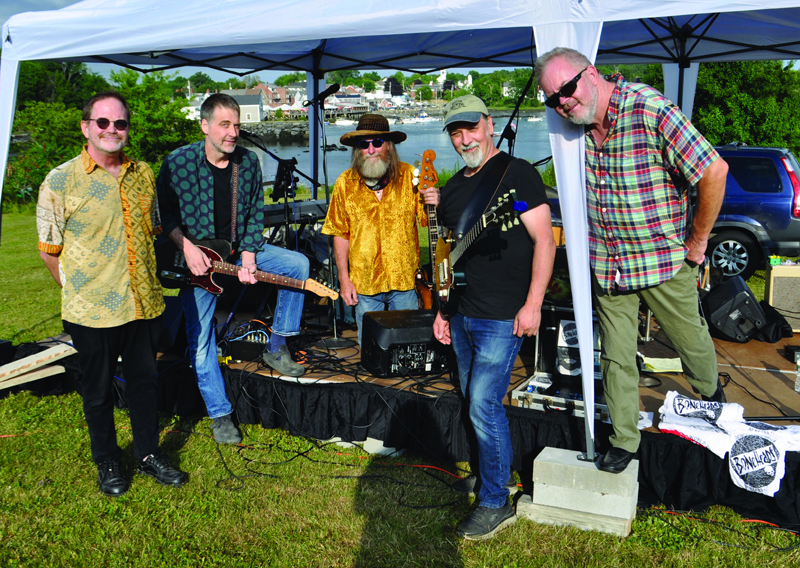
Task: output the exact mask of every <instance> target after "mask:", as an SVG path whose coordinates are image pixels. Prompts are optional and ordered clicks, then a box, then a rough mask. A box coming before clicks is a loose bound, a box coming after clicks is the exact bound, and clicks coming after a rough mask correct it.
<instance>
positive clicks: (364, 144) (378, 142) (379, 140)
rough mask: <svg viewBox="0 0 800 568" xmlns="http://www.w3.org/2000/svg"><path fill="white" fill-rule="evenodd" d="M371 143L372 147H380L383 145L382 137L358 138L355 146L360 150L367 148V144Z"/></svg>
mask: <svg viewBox="0 0 800 568" xmlns="http://www.w3.org/2000/svg"><path fill="white" fill-rule="evenodd" d="M370 144H372V147H373V148H380V147H381V146H383V139H382V138H373V139H372V140H359V141H358V142H356V146H358V147H359V148H361V149H362V150H366V149H367V148H369V145H370Z"/></svg>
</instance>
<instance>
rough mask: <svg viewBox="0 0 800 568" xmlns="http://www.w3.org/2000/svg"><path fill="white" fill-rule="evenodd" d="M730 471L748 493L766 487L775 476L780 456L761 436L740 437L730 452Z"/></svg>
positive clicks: (773, 446)
mask: <svg viewBox="0 0 800 568" xmlns="http://www.w3.org/2000/svg"><path fill="white" fill-rule="evenodd" d="M729 459H730V465H731V467H730V469H731V474H732V475H737V476H738V477H739V478H740V479H741V480H742V482H743V483H744V486H745V488H746V489H749V490H750V491H753V490H756V489H759V488H761V487H766V486H767V485H769V484H770V483H772V482H773V481H775V476H776V475H777V470H778V464H779V462H780V460H781V454H780V451H779V450H778V448H777V447H776V446H775V444H774V443H772V442H771V441H770V440H768V439H766V438H762V437H761V436H742V437H741V438H738V439H737V440H736V442H734V444H733V446H732V447H731V451H730V458H729Z"/></svg>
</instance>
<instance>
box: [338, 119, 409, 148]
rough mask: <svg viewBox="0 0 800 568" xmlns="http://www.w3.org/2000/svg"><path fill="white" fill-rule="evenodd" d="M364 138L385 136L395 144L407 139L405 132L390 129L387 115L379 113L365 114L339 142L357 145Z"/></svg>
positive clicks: (385, 138)
mask: <svg viewBox="0 0 800 568" xmlns="http://www.w3.org/2000/svg"><path fill="white" fill-rule="evenodd" d="M362 138H383V139H384V140H389V141H390V142H394V143H395V144H399V143H400V142H402V141H403V140H405V139H406V133H405V132H398V131H396V130H395V131H394V132H391V131H390V130H389V121H388V120H386V117H383V116H381V115H379V114H363V115H361V118H359V119H358V126H356V129H355V130H354V131H353V132H348V133H346V134H343V135H342V137H341V138H339V142H341V143H342V144H344V145H345V146H355V145H356V142H357V141H358V140H361V139H362Z"/></svg>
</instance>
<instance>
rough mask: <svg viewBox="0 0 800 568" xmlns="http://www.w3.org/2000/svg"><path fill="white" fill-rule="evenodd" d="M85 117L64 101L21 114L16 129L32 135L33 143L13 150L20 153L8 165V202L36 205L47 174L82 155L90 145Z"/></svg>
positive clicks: (36, 103)
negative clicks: (88, 144)
mask: <svg viewBox="0 0 800 568" xmlns="http://www.w3.org/2000/svg"><path fill="white" fill-rule="evenodd" d="M81 107H83V105H81ZM81 115H82V110H81V109H79V108H75V107H73V108H67V107H66V106H65V105H64V103H62V102H55V103H45V102H39V101H34V102H30V103H29V104H28V105H27V106H26V107H25V108H24V109H22V110H18V111H17V113H16V117H15V119H14V130H15V131H16V132H19V133H23V132H24V133H26V134H28V135H29V136H30V140H29V141H27V142H25V143H22V144H15V145H14V147H13V148H12V150H14V151H15V152H17V153H18V154H17V157H16V159H14V160H12V161H11V162H10V163H9V164H8V168H7V173H6V182H5V187H6V190H5V191H4V192H3V200H4V201H12V202H17V203H20V204H25V203H35V202H36V199H37V197H38V193H39V186H40V185H41V184H42V182H43V181H44V178H45V176H46V175H47V173H48V172H49V171H50V170H52V169H53V168H55V167H56V166H58V165H59V164H62V163H64V162H66V161H67V160H70V159H72V158H74V157H75V156H77V155H78V154H79V153H80V151H81V146H82V145H83V144H84V143H85V142H86V139H85V138H84V136H83V133H82V132H81Z"/></svg>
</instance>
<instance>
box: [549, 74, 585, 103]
mask: <svg viewBox="0 0 800 568" xmlns="http://www.w3.org/2000/svg"><path fill="white" fill-rule="evenodd" d="M586 69H588V67H586V68H584V70H583V71H586ZM583 71H581V72H580V73H578V74H577V75H575V76H574V77H573V78H572V79H570V80H569V81H567V82H566V83H564V85H563V86H562V87H561V88H560V89H559V90H558V91H556V92H555V93H553V94H552V95H550V96H549V97H547V98H546V99H545V101H544V104H545V105H546V106H548V107H550V108H558V107H559V105H561V98H562V97H564V98H566V97H571V96H572V95H573V94H575V89H577V88H578V81H580V80H581V75H583Z"/></svg>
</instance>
